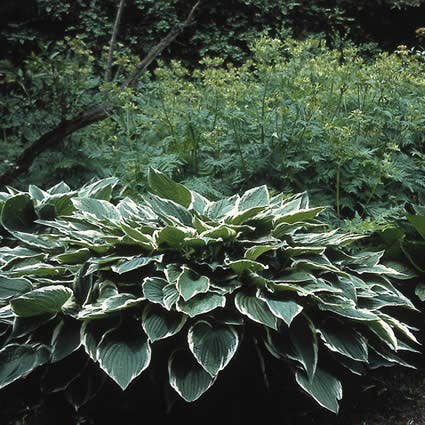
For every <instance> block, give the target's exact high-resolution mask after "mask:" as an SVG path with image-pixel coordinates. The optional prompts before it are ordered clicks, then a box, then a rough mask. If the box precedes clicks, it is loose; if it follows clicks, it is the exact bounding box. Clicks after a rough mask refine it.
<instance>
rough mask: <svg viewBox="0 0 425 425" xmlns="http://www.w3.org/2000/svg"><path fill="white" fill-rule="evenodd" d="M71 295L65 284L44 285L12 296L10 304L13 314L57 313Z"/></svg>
mask: <svg viewBox="0 0 425 425" xmlns="http://www.w3.org/2000/svg"><path fill="white" fill-rule="evenodd" d="M71 295H72V290H71V289H69V288H66V287H65V286H59V285H57V286H45V287H43V288H37V289H34V290H32V291H30V292H27V293H26V294H25V295H21V296H19V297H17V298H14V299H13V300H12V301H11V302H10V304H11V306H12V309H13V311H14V312H15V314H17V315H18V316H21V317H32V316H38V315H41V314H46V313H57V312H59V311H61V309H62V306H63V305H64V304H65V303H66V301H68V299H69V298H70V297H71Z"/></svg>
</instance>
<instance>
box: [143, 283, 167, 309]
mask: <svg viewBox="0 0 425 425" xmlns="http://www.w3.org/2000/svg"><path fill="white" fill-rule="evenodd" d="M167 285H168V281H166V280H165V279H161V278H159V277H147V278H146V279H145V280H144V281H143V295H144V297H145V298H146V299H147V300H148V301H150V302H151V303H154V304H161V305H164V292H163V290H164V288H165V287H166V286H167Z"/></svg>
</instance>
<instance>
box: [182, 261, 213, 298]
mask: <svg viewBox="0 0 425 425" xmlns="http://www.w3.org/2000/svg"><path fill="white" fill-rule="evenodd" d="M176 286H177V289H178V291H179V293H180V295H181V296H182V298H183V299H184V300H185V301H189V300H190V299H191V298H193V297H194V296H195V295H197V294H203V293H206V292H208V289H209V287H210V280H209V278H208V277H207V276H197V275H196V273H195V272H194V271H193V270H190V269H188V268H184V269H183V271H182V273H181V274H180V275H179V277H178V278H177V282H176Z"/></svg>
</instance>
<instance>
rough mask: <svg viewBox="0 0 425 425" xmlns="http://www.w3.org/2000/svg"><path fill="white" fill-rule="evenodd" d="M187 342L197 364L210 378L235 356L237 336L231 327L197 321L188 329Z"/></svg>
mask: <svg viewBox="0 0 425 425" xmlns="http://www.w3.org/2000/svg"><path fill="white" fill-rule="evenodd" d="M188 342H189V348H190V351H192V353H193V355H194V356H195V358H196V360H197V361H198V363H199V364H200V365H201V366H202V367H203V368H204V369H205V370H206V371H207V372H208V373H209V374H210V375H211V376H216V375H217V374H218V372H220V371H221V370H223V369H224V368H225V367H226V366H227V365H228V363H229V362H230V360H231V359H232V357H233V356H234V355H235V353H236V350H237V349H238V345H239V336H238V333H237V332H236V330H235V329H234V328H233V326H229V325H221V326H217V325H212V324H211V323H210V322H207V321H199V322H196V323H195V324H194V325H192V326H191V328H190V329H189V333H188Z"/></svg>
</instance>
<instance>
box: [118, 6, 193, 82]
mask: <svg viewBox="0 0 425 425" xmlns="http://www.w3.org/2000/svg"><path fill="white" fill-rule="evenodd" d="M200 3H201V0H198V1H197V2H196V3H195V5H194V6H193V7H192V9H191V10H190V12H189V14H188V15H187V17H186V19H185V20H184V21H183V22H181V23H180V24H178V25H176V26H175V27H174V28H173V29H172V30H171V31H170V32H169V33H168V34H167V35H166V36H165V37H164V38H163V39H162V40H161V41H160V42H159V43H158V44H156V45H155V46H154V47H152V49H151V50H150V51H149V52H148V54H147V55H146V56H145V57H144V59H143V60H142V61H141V62H140V63H139V64H138V65H137V67H136V70H135V71H134V73H133V74H132V75H130V76H129V77H128V78H127V79H126V80H125V81H124V83H123V84H122V85H121V87H122V88H125V87H131V86H133V85H134V84H135V82H136V81H137V80H138V79H139V77H140V76H141V75H142V74H143V72H145V71H146V69H147V68H148V67H149V65H150V64H151V63H152V62H153V61H154V60H155V59H156V58H157V57H158V56H159V55H160V54H161V53H162V52H163V50H164V49H166V48H167V47H168V46H169V45H170V44H171V43H172V42H173V41H174V40H175V39H176V38H177V36H178V35H179V34H181V33H182V32H183V31H184V29H185V28H186V27H187V26H188V25H189V24H190V23H191V22H192V19H193V15H194V14H195V11H196V9H197V8H198V6H199V5H200Z"/></svg>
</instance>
